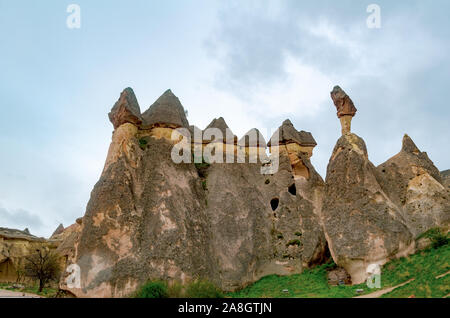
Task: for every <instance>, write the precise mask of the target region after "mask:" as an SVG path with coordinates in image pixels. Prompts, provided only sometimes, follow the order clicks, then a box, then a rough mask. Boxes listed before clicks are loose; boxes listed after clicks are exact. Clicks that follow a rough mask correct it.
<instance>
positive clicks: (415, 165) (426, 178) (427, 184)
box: [377, 135, 450, 236]
mask: <svg viewBox="0 0 450 318" xmlns="http://www.w3.org/2000/svg"><path fill="white" fill-rule="evenodd" d="M377 170H378V172H379V175H380V177H381V178H380V183H381V184H382V186H383V188H384V189H385V191H386V193H388V194H389V197H390V198H391V199H392V201H393V202H395V203H396V204H397V205H398V206H399V207H400V210H401V211H402V215H403V218H404V219H405V222H406V224H407V225H408V228H409V229H410V231H411V232H412V233H413V234H414V236H418V235H420V234H421V233H424V232H426V231H427V230H429V229H430V228H433V227H440V226H443V225H446V224H448V223H450V192H449V190H448V188H446V187H445V186H444V183H443V179H442V176H441V174H440V172H439V170H438V169H437V168H436V167H435V166H434V164H433V162H432V161H431V160H430V159H429V158H428V155H427V153H426V152H421V151H420V150H419V148H417V146H416V144H415V143H414V142H413V141H412V139H411V138H410V137H409V136H408V135H405V136H404V137H403V143H402V149H401V151H400V152H399V153H398V154H397V155H395V156H394V157H392V158H390V159H389V160H388V161H386V162H385V163H383V164H381V165H379V166H378V167H377Z"/></svg>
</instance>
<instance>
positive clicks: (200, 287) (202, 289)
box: [185, 280, 223, 298]
mask: <svg viewBox="0 0 450 318" xmlns="http://www.w3.org/2000/svg"><path fill="white" fill-rule="evenodd" d="M185 296H186V297H187V298H223V293H222V291H221V290H220V289H219V288H217V287H216V286H215V285H214V284H213V283H211V282H209V281H207V280H195V281H193V282H191V283H190V284H189V285H188V286H187V287H186V295H185Z"/></svg>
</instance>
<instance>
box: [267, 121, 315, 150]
mask: <svg viewBox="0 0 450 318" xmlns="http://www.w3.org/2000/svg"><path fill="white" fill-rule="evenodd" d="M277 134H278V135H277ZM277 136H278V143H279V144H280V145H285V144H290V143H296V144H299V145H300V146H304V147H315V146H317V143H316V141H315V140H314V137H313V136H312V134H311V133H310V132H306V131H303V130H302V131H297V130H296V129H295V127H294V125H293V124H292V123H291V121H290V120H289V119H286V120H285V121H284V122H283V124H282V125H281V126H280V127H279V128H278V129H277V130H276V131H275V133H274V134H273V135H272V137H271V138H270V140H269V143H268V146H269V147H271V146H272V144H273V145H274V146H275V145H276V140H277Z"/></svg>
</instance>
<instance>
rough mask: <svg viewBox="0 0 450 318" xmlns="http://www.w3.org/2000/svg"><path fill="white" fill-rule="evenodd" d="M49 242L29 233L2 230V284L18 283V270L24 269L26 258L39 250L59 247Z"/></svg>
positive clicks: (0, 246)
mask: <svg viewBox="0 0 450 318" xmlns="http://www.w3.org/2000/svg"><path fill="white" fill-rule="evenodd" d="M57 244H58V242H57V241H49V240H46V239H44V238H42V237H36V236H34V235H31V234H30V233H29V231H20V230H15V229H8V228H3V227H1V228H0V282H16V279H17V270H20V269H21V268H23V265H24V264H25V258H26V257H27V256H29V255H31V254H32V253H34V251H35V250H36V249H38V248H51V249H55V248H56V247H57Z"/></svg>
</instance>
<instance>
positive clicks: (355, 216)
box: [322, 134, 414, 284]
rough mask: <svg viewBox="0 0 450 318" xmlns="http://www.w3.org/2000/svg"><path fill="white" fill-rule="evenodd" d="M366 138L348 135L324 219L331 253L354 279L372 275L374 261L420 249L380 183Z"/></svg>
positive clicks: (334, 159) (331, 172)
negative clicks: (370, 159) (368, 151)
mask: <svg viewBox="0 0 450 318" xmlns="http://www.w3.org/2000/svg"><path fill="white" fill-rule="evenodd" d="M377 176H378V171H377V169H376V168H375V166H374V165H373V164H372V163H371V162H370V161H369V159H368V156H367V149H366V145H365V143H364V141H363V140H362V139H361V138H360V137H358V136H357V135H355V134H346V135H344V136H342V137H341V138H340V139H339V140H338V142H337V143H336V146H335V147H334V150H333V154H332V156H331V159H330V162H329V164H328V167H327V177H326V187H325V189H326V190H325V194H324V200H323V207H322V213H323V222H324V229H325V235H326V237H327V241H328V246H329V248H330V252H331V255H332V256H333V259H334V261H335V262H336V264H337V265H339V266H342V267H344V268H345V269H346V270H347V272H348V273H349V274H350V275H351V277H352V281H353V283H356V284H358V283H361V282H363V281H364V280H365V279H366V268H367V266H368V265H369V264H372V263H378V264H384V263H385V262H386V261H388V260H389V259H391V258H395V257H398V256H400V255H407V254H408V253H411V252H413V250H414V240H413V236H412V234H411V232H410V231H409V229H408V228H407V226H406V225H405V224H404V220H403V217H402V213H401V211H400V210H399V208H398V207H397V206H396V205H395V204H394V203H393V202H392V201H391V200H390V198H389V197H388V195H387V194H386V193H385V192H384V190H383V188H382V186H381V185H380V184H379V183H378V179H379V178H377Z"/></svg>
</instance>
